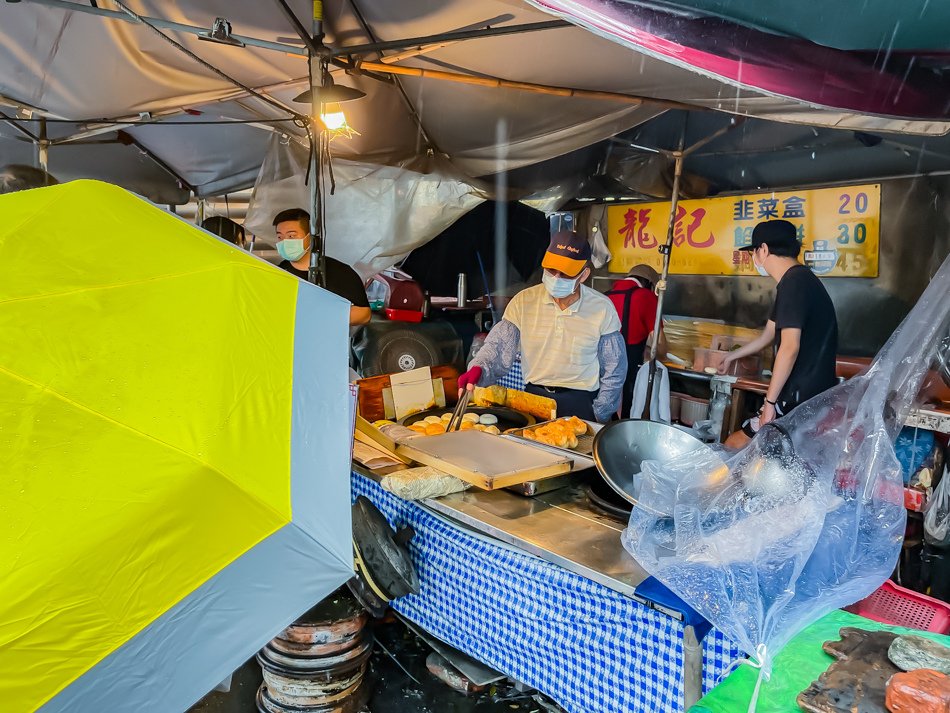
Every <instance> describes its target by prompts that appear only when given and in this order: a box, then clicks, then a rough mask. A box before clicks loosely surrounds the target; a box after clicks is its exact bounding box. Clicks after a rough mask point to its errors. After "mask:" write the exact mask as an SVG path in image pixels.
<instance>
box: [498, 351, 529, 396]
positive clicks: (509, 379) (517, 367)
mask: <svg viewBox="0 0 950 713" xmlns="http://www.w3.org/2000/svg"><path fill="white" fill-rule="evenodd" d="M498 383H499V385H501V386H504V387H505V388H507V389H517V390H518V391H524V374H522V373H521V355H520V354H519V355H518V358H517V359H515V363H514V364H512V365H511V369H509V370H508V373H507V374H505V375H504V376H503V377H501V378H500V379H499V380H498Z"/></svg>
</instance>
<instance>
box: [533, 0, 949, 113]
mask: <svg viewBox="0 0 950 713" xmlns="http://www.w3.org/2000/svg"><path fill="white" fill-rule="evenodd" d="M529 1H530V2H531V3H532V4H534V5H536V6H538V7H540V8H543V9H545V10H547V11H549V12H552V13H554V14H557V15H559V16H562V17H564V18H566V19H568V20H570V21H571V22H574V23H577V24H579V25H581V26H583V27H586V28H588V29H589V30H591V31H592V32H595V33H597V34H599V35H601V36H603V37H606V38H609V39H611V40H613V41H615V42H617V43H619V44H622V45H623V46H626V47H629V48H631V49H634V50H637V51H639V52H644V53H646V54H647V55H649V56H651V57H655V58H658V59H664V60H666V61H668V62H671V63H673V64H675V65H677V66H680V67H684V68H688V69H691V70H693V71H696V72H698V73H700V74H702V75H704V76H708V77H711V78H715V79H719V80H722V81H724V82H727V83H730V84H733V85H735V86H738V87H745V88H751V89H756V90H759V91H762V92H767V93H769V94H772V95H774V96H785V97H789V98H792V99H796V100H798V101H801V102H806V103H808V104H811V105H813V106H816V107H826V108H829V109H835V110H839V111H842V112H858V113H862V114H874V115H878V116H882V117H893V118H896V119H900V118H905V119H931V120H933V121H934V122H946V121H947V119H948V118H950V102H948V101H947V95H948V90H950V75H948V72H950V59H948V58H947V55H946V48H947V40H946V37H945V33H943V32H942V31H941V30H940V29H938V28H945V27H946V23H947V20H948V19H950V10H948V9H947V7H946V5H945V4H943V3H929V2H925V3H923V4H922V5H921V4H919V3H917V4H913V3H905V4H904V5H903V6H900V5H899V4H895V3H888V2H887V1H886V0H875V2H866V1H865V0H844V1H843V2H833V3H827V2H817V1H816V0H812V1H806V2H803V3H796V4H795V5H789V4H788V3H778V2H774V1H769V2H752V0H740V1H739V2H728V3H727V2H723V0H673V1H672V2H654V1H653V0H649V1H645V0H625V1H624V2H616V1H615V0H529ZM931 6H933V7H931ZM816 123H819V122H816ZM821 123H823V122H821ZM943 131H944V132H945V129H944V130H943Z"/></svg>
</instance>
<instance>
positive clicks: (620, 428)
mask: <svg viewBox="0 0 950 713" xmlns="http://www.w3.org/2000/svg"><path fill="white" fill-rule="evenodd" d="M704 448H708V446H707V445H706V444H705V443H703V442H702V441H701V440H699V439H698V438H696V437H695V436H693V435H691V434H689V433H687V432H686V431H682V430H680V429H679V428H676V427H675V426H670V425H667V424H665V423H655V422H653V421H614V422H613V423H611V424H608V425H607V426H604V427H603V428H602V429H601V430H600V431H599V432H598V433H597V435H596V436H595V437H594V462H595V463H596V464H597V470H598V471H600V475H601V476H602V477H603V479H604V480H605V481H607V484H608V485H609V486H610V487H611V488H613V489H614V490H615V491H616V492H617V493H618V494H619V495H620V496H621V497H623V498H624V499H625V500H626V501H627V502H629V503H632V504H633V505H636V504H637V498H638V497H639V495H640V484H641V481H640V465H641V463H643V461H646V460H655V461H659V462H660V463H663V462H665V461H668V460H672V459H673V458H677V457H678V456H681V455H684V454H686V453H691V452H693V451H697V450H701V449H704ZM659 514H661V515H666V514H669V513H659Z"/></svg>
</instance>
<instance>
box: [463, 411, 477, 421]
mask: <svg viewBox="0 0 950 713" xmlns="http://www.w3.org/2000/svg"><path fill="white" fill-rule="evenodd" d="M462 423H478V414H477V413H463V414H462Z"/></svg>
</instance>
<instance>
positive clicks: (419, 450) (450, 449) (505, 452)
mask: <svg viewBox="0 0 950 713" xmlns="http://www.w3.org/2000/svg"><path fill="white" fill-rule="evenodd" d="M397 444H398V445H397V446H396V453H398V454H400V455H402V456H405V457H407V458H412V460H414V461H417V462H419V463H423V464H425V465H430V466H432V467H433V468H439V469H440V470H442V471H443V472H446V473H451V474H452V475H454V476H457V477H459V478H461V479H462V480H464V481H466V482H468V483H471V484H472V485H477V486H478V487H480V488H483V489H485V490H495V489H496V488H504V487H506V486H509V485H518V484H519V483H524V482H525V481H528V480H541V479H543V478H550V477H552V476H555V475H561V474H562V473H567V472H569V471H570V470H571V465H572V460H571V459H570V458H567V457H565V456H562V455H557V454H554V453H548V452H547V451H543V450H541V449H539V448H534V447H533V446H530V445H528V444H523V443H518V442H517V441H513V440H510V439H508V438H501V437H500V436H496V435H493V434H491V433H483V432H482V431H474V430H471V431H454V432H452V433H443V434H440V435H438V436H425V437H421V438H412V439H409V440H405V441H400V440H398V439H397Z"/></svg>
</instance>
